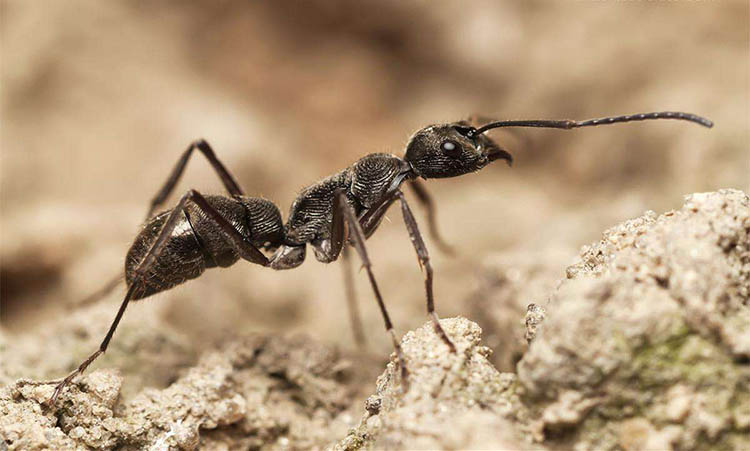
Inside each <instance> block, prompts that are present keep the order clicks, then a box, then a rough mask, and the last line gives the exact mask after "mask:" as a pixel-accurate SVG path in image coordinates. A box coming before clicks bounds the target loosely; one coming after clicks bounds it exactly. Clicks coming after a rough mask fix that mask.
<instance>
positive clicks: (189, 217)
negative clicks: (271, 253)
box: [125, 196, 284, 300]
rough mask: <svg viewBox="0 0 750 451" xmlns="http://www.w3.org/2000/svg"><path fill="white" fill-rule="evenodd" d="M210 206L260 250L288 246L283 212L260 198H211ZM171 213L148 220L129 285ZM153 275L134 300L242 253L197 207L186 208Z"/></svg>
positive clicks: (130, 265)
mask: <svg viewBox="0 0 750 451" xmlns="http://www.w3.org/2000/svg"><path fill="white" fill-rule="evenodd" d="M206 200H207V201H208V203H209V204H210V205H211V206H212V207H213V208H214V209H216V211H217V212H219V213H220V214H221V215H222V216H223V217H224V218H226V219H227V220H228V221H229V222H230V223H231V224H232V225H233V226H234V227H235V228H236V229H237V231H238V232H240V233H241V234H242V236H244V237H246V238H247V239H248V241H249V242H250V243H252V244H253V245H254V246H255V247H257V248H266V249H274V248H276V247H278V246H279V245H280V244H281V243H282V242H283V236H284V235H283V230H284V226H283V222H282V219H281V212H279V209H278V208H277V207H276V205H274V204H273V203H272V202H271V201H268V200H265V199H260V198H255V197H244V196H241V197H231V198H230V197H225V196H206ZM171 212H172V210H167V211H164V212H162V213H159V214H157V215H156V216H154V217H153V218H151V219H149V220H148V221H146V223H145V224H144V225H143V228H142V229H141V231H140V233H139V234H138V235H137V236H136V238H135V240H134V241H133V245H132V246H131V247H130V250H129V251H128V254H127V257H126V259H125V281H126V282H127V284H128V286H130V284H131V282H132V281H133V280H134V279H135V278H136V268H137V267H138V265H139V264H140V263H141V261H142V260H143V258H144V257H145V255H146V254H147V253H148V251H149V249H150V248H151V246H152V245H153V244H154V242H155V241H156V239H157V238H158V236H159V232H160V231H161V229H162V227H163V226H164V223H165V222H166V221H167V219H168V218H169V215H170V213H171ZM164 246H165V248H164V252H161V253H160V254H159V255H158V256H157V257H156V260H155V261H154V263H153V264H152V265H151V267H150V268H149V270H148V272H147V273H146V274H145V275H144V276H143V277H142V279H141V280H142V281H141V282H140V284H141V285H142V286H141V287H139V288H137V289H136V290H135V292H134V295H133V299H134V300H136V299H143V298H145V297H148V296H151V295H152V294H156V293H158V292H160V291H165V290H168V289H170V288H172V287H175V286H177V285H180V284H182V283H184V282H187V281H188V280H191V279H195V278H196V277H198V276H200V275H201V274H203V272H204V271H205V270H206V269H208V268H214V267H222V268H225V267H228V266H231V265H233V264H234V263H236V262H237V260H239V259H240V255H239V254H238V252H237V250H236V249H235V248H234V246H233V245H232V243H231V242H230V241H229V240H227V238H226V235H223V234H221V233H220V232H219V231H218V230H217V228H216V225H215V224H214V223H213V222H212V221H211V220H210V219H209V218H207V217H206V216H205V214H204V213H203V212H202V211H201V210H200V209H198V208H195V206H193V205H188V206H186V208H185V209H184V212H183V214H182V215H181V217H180V219H179V220H178V223H177V224H176V226H175V227H174V230H173V232H172V234H171V235H170V236H169V238H168V240H167V242H166V243H165V245H164Z"/></svg>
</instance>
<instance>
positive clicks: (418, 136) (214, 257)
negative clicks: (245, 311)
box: [44, 112, 713, 404]
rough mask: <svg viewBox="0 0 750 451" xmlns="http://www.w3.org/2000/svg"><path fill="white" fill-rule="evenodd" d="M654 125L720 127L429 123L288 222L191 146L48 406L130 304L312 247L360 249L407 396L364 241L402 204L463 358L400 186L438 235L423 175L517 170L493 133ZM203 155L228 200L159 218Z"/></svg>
mask: <svg viewBox="0 0 750 451" xmlns="http://www.w3.org/2000/svg"><path fill="white" fill-rule="evenodd" d="M649 119H679V120H686V121H691V122H695V123H697V124H700V125H703V126H705V127H712V126H713V123H712V122H711V121H709V120H708V119H704V118H702V117H699V116H696V115H693V114H689V113H679V112H660V113H646V114H635V115H630V116H618V117H607V118H603V119H592V120H588V121H570V120H561V121H558V120H554V121H549V120H522V121H515V120H514V121H499V122H491V123H489V124H486V125H483V126H481V127H479V128H475V127H473V126H471V124H470V123H469V122H468V121H459V122H454V123H450V124H439V125H431V126H429V127H426V128H423V129H422V130H419V131H418V132H417V133H415V134H414V135H413V136H412V137H411V139H410V140H409V143H408V145H407V146H406V154H405V156H404V157H403V158H400V157H397V156H395V155H390V154H384V153H376V154H370V155H367V156H365V157H363V158H361V159H360V160H358V161H357V162H355V163H354V164H353V165H351V166H350V167H348V168H346V169H344V170H343V171H341V172H338V173H336V174H334V175H332V176H330V177H327V178H325V179H323V180H321V181H320V182H318V183H315V184H313V185H311V186H309V187H307V188H305V189H304V190H303V191H302V193H301V194H300V195H299V196H298V197H297V199H296V200H295V201H294V203H293V204H292V207H291V211H290V213H289V218H288V219H287V221H286V223H284V222H283V220H282V217H281V213H280V212H279V209H278V207H276V205H274V204H273V203H272V202H270V201H268V200H265V199H260V198H257V197H247V196H245V194H244V192H243V191H242V189H241V188H240V186H239V184H238V183H237V182H236V181H235V179H234V177H233V176H232V174H231V173H230V172H229V171H228V170H227V169H226V168H225V167H224V165H223V164H222V163H221V162H220V161H219V160H218V158H216V155H215V154H214V151H213V149H211V146H209V145H208V143H207V142H206V141H203V140H199V141H196V142H194V143H192V144H191V145H190V146H189V147H188V148H187V150H185V152H184V153H183V155H182V157H181V158H180V160H179V161H178V162H177V165H176V166H175V168H174V169H173V171H172V173H171V175H170V176H169V178H168V179H167V182H166V183H165V184H164V186H163V187H162V188H161V190H160V191H159V192H158V193H157V195H156V196H155V197H154V199H153V200H152V201H151V206H150V208H149V212H148V215H147V217H146V222H145V224H144V226H143V228H142V230H141V231H140V233H139V234H138V236H137V237H136V238H135V241H134V243H133V245H132V246H131V248H130V250H129V251H128V254H127V258H126V261H125V281H126V283H127V286H128V289H127V293H126V294H125V299H124V300H123V301H122V305H121V306H120V309H119V311H118V312H117V316H115V319H114V321H113V322H112V325H111V326H110V328H109V332H107V335H106V336H105V337H104V341H102V343H101V345H100V346H99V349H98V350H97V351H96V352H94V353H93V354H91V355H90V356H89V357H88V358H87V359H86V360H84V361H83V363H81V365H80V366H79V367H78V368H77V369H76V370H75V371H73V372H72V373H71V374H70V375H68V376H67V377H66V378H65V379H63V380H61V381H59V380H58V381H50V382H44V383H56V384H57V387H56V388H55V391H54V394H53V395H52V397H51V398H50V400H49V402H50V404H54V402H55V400H56V399H57V397H58V396H59V394H60V392H61V391H62V389H63V388H64V387H65V386H66V385H67V384H68V383H70V382H71V381H72V380H73V378H75V377H76V376H78V375H79V374H81V373H83V371H85V370H86V368H87V367H88V366H89V365H90V364H91V362H93V361H94V360H95V359H96V358H97V357H99V355H101V354H102V353H104V352H105V351H106V350H107V345H109V342H110V340H111V339H112V336H113V335H114V333H115V330H116V329H117V325H118V324H119V323H120V320H121V319H122V315H123V313H125V309H126V307H127V306H128V303H129V302H130V301H131V300H133V301H134V300H138V299H142V298H145V297H147V296H151V295H152V294H155V293H158V292H160V291H164V290H168V289H170V288H172V287H174V286H176V285H179V284H181V283H183V282H185V281H187V280H190V279H194V278H196V277H198V276H200V275H201V274H202V273H203V271H205V270H206V269H207V268H213V267H217V266H218V267H227V266H230V265H233V264H234V263H236V262H237V261H238V260H239V259H243V260H247V261H249V262H251V263H255V264H257V265H260V266H267V267H270V268H272V269H277V270H281V269H292V268H296V267H297V266H299V265H301V264H302V262H303V261H304V260H305V253H306V249H307V245H308V244H310V245H311V246H312V249H313V251H314V252H315V258H316V259H317V260H318V261H321V262H323V263H330V262H332V261H335V260H336V259H337V258H338V257H339V255H340V254H341V253H342V249H343V248H344V247H345V245H346V244H351V245H352V246H353V247H354V248H355V250H356V251H357V253H358V254H359V257H360V259H361V260H362V263H363V267H364V268H365V270H366V272H367V276H368V278H369V280H370V284H371V285H372V289H373V291H374V292H375V299H376V300H377V303H378V306H379V307H380V312H381V313H382V315H383V320H384V321H385V328H386V331H387V332H388V334H390V336H391V339H392V340H393V346H394V348H395V349H396V353H397V355H398V360H399V365H400V368H401V378H402V384H403V387H404V389H405V390H406V389H408V371H407V367H406V363H405V361H404V356H403V353H402V352H401V347H400V345H399V341H398V339H397V338H396V334H395V332H394V330H393V324H392V323H391V319H390V317H389V316H388V311H387V310H386V307H385V304H384V303H383V298H382V296H381V294H380V290H379V289H378V285H377V283H376V282H375V276H374V274H373V272H372V265H371V263H370V259H369V257H368V255H367V249H366V247H365V241H366V239H367V238H369V237H370V236H371V235H372V234H373V233H374V232H375V229H377V227H378V225H379V224H380V222H381V221H382V219H383V217H384V215H385V213H386V211H387V210H388V208H389V207H390V206H391V205H392V204H393V203H394V202H396V201H399V203H400V204H401V211H402V214H403V218H404V223H405V224H406V229H407V231H408V233H409V238H410V239H411V242H412V244H413V246H414V249H415V250H416V253H417V257H418V259H419V264H420V266H421V267H422V270H423V271H424V280H425V290H426V296H427V313H428V314H429V316H430V317H431V319H432V322H433V324H434V327H435V332H436V333H437V334H438V335H439V336H440V338H441V339H442V341H443V342H444V343H445V345H446V346H447V347H448V349H449V350H450V351H451V352H456V347H455V345H454V344H453V342H452V341H451V339H450V337H448V335H447V334H446V333H445V331H444V330H443V328H442V327H441V326H440V322H439V320H438V316H437V314H436V313H435V303H434V299H433V292H432V277H433V271H432V267H431V266H430V257H429V254H428V252H427V247H426V246H425V243H424V240H423V239H422V235H421V233H420V231H419V228H418V227H417V222H416V220H415V218H414V215H413V214H412V211H411V209H410V208H409V204H408V203H407V201H406V199H405V198H404V195H403V193H402V192H401V189H400V187H401V185H402V184H403V183H404V182H405V181H409V182H411V183H412V186H413V187H414V188H415V190H416V192H417V198H418V199H419V201H420V202H421V203H423V204H424V205H425V206H426V207H427V209H428V219H429V222H430V229H431V230H432V231H436V229H435V227H434V221H433V219H434V214H433V213H434V212H433V211H432V201H431V199H430V197H429V195H428V193H427V191H425V190H424V188H423V187H422V186H421V185H419V184H418V179H419V178H424V179H428V178H443V177H457V176H460V175H464V174H469V173H472V172H476V171H479V170H480V169H482V168H484V167H485V166H487V165H488V164H489V163H491V162H493V161H495V160H505V161H506V162H507V163H508V164H509V165H510V164H511V163H512V162H513V157H512V156H511V154H510V153H508V152H507V151H505V150H503V149H502V148H501V147H500V146H498V145H497V144H496V143H495V142H494V141H493V140H491V139H490V138H489V137H487V136H486V135H485V134H484V133H485V132H487V131H489V130H491V129H494V128H500V127H544V128H558V129H565V130H569V129H573V128H579V127H589V126H598V125H605V124H614V123H620V122H630V121H642V120H649ZM196 149H197V150H198V151H200V152H201V153H203V155H204V156H205V157H206V158H207V159H208V161H209V162H210V163H211V165H212V166H213V168H214V169H215V171H216V173H217V174H218V176H219V177H220V178H221V181H222V182H223V184H224V187H225V188H226V190H227V191H228V193H229V195H228V196H204V195H202V194H201V193H199V192H198V191H196V190H193V189H191V190H189V191H188V192H187V193H185V195H183V196H182V198H181V199H180V201H179V202H178V203H177V205H176V206H175V207H174V208H172V209H171V210H167V211H164V212H162V213H159V214H157V215H155V216H153V212H154V211H155V210H156V209H157V208H158V207H159V206H161V205H162V204H163V203H164V201H165V200H166V199H167V197H168V196H169V194H170V193H171V192H172V191H173V189H174V187H175V185H176V184H177V182H178V181H179V179H180V177H181V175H182V173H183V171H184V169H185V166H186V165H187V162H188V160H189V159H190V156H191V155H192V153H193V151H194V150H196ZM263 251H266V252H267V253H269V256H267V255H266V253H264V252H263ZM344 254H345V252H344Z"/></svg>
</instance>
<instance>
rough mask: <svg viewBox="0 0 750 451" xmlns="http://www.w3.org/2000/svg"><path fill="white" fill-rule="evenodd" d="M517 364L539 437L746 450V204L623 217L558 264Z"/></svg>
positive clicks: (731, 196) (749, 377)
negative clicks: (573, 258) (562, 270)
mask: <svg viewBox="0 0 750 451" xmlns="http://www.w3.org/2000/svg"><path fill="white" fill-rule="evenodd" d="M567 275H568V280H566V281H564V282H563V283H562V284H561V286H560V288H559V290H558V291H557V293H556V294H555V295H554V296H553V297H552V299H551V301H550V302H549V304H548V305H547V306H546V307H547V313H546V318H545V319H544V321H543V322H542V323H541V325H540V326H539V329H538V330H537V335H536V338H535V339H534V341H533V342H532V343H531V346H530V348H529V350H528V352H527V353H526V354H525V355H524V357H523V359H522V360H521V362H520V364H519V366H518V377H519V382H520V383H521V384H522V385H523V387H524V388H525V389H526V390H527V403H528V404H529V405H530V406H532V409H533V410H534V412H535V414H536V415H538V419H537V423H536V432H537V437H538V438H539V439H544V440H547V441H549V442H553V443H562V444H564V445H565V446H575V447H580V448H589V449H590V448H598V449H611V448H615V447H617V446H621V447H624V448H627V449H643V448H667V449H668V448H672V447H676V448H680V449H706V448H714V447H720V448H734V449H748V448H750V421H748V418H750V417H749V416H748V413H749V412H750V365H748V357H749V356H750V353H749V351H750V302H749V300H750V298H749V297H748V290H749V289H750V279H749V275H750V202H748V197H747V195H745V194H744V193H742V192H740V191H735V190H724V191H720V192H717V193H703V194H693V195H690V196H688V197H687V198H686V201H685V204H684V206H683V207H682V208H681V209H679V210H677V211H672V212H668V213H665V214H663V215H660V216H657V215H656V214H654V213H653V212H648V213H646V214H645V215H644V216H642V217H640V218H637V219H634V220H630V221H626V222H624V223H622V224H620V225H618V226H616V227H614V228H612V229H609V230H607V231H606V232H605V233H604V236H603V238H602V240H601V241H600V242H599V243H596V244H594V245H592V246H589V247H586V248H584V249H583V251H582V253H581V257H580V260H579V261H578V262H577V263H576V264H574V265H572V266H571V267H569V268H568V271H567Z"/></svg>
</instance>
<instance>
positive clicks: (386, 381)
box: [335, 318, 525, 450]
mask: <svg viewBox="0 0 750 451" xmlns="http://www.w3.org/2000/svg"><path fill="white" fill-rule="evenodd" d="M441 324H442V325H443V327H444V328H445V331H446V332H447V333H448V335H449V336H450V337H451V338H452V340H453V341H454V343H455V344H456V347H457V350H458V351H457V352H456V353H455V354H452V353H450V352H448V349H447V347H446V346H445V344H443V343H442V342H441V340H440V338H439V337H438V336H437V335H435V333H434V331H433V326H432V324H430V323H428V324H425V325H424V326H422V327H421V328H419V329H417V330H416V331H413V332H409V333H407V334H406V336H404V339H403V344H402V346H403V351H404V355H405V357H406V361H407V366H408V368H409V371H410V376H409V384H410V387H409V390H408V391H406V392H405V393H404V391H403V384H402V382H401V380H400V376H399V375H400V372H399V369H398V366H397V360H396V359H395V357H394V358H393V359H392V360H391V362H390V363H389V364H388V368H387V369H386V371H385V373H383V374H382V375H381V376H380V377H379V378H378V381H377V388H376V391H375V393H374V394H373V395H372V396H370V397H369V398H368V399H367V401H366V402H365V410H366V413H365V415H364V417H363V418H362V421H361V422H360V424H359V426H358V427H357V428H356V429H354V430H352V431H350V432H349V435H348V436H347V437H346V438H345V439H344V440H342V441H341V442H339V443H338V444H337V445H336V446H335V449H337V450H356V449H360V448H366V449H462V448H463V449H475V448H485V449H519V448H522V447H523V444H522V443H521V442H520V441H519V440H520V434H519V433H517V432H515V431H514V429H515V428H514V425H513V423H512V421H513V420H515V419H521V420H525V409H524V408H523V406H522V405H521V403H520V400H519V397H518V394H517V393H516V387H517V382H516V377H515V375H514V374H511V373H500V372H498V371H497V370H496V369H495V367H494V366H492V364H491V363H490V362H489V360H488V359H487V358H488V356H489V355H490V354H491V350H490V349H489V348H487V347H485V346H482V345H481V344H480V335H481V329H480V328H479V326H477V325H476V324H474V323H472V322H471V321H468V320H466V319H464V318H451V319H444V320H442V321H441Z"/></svg>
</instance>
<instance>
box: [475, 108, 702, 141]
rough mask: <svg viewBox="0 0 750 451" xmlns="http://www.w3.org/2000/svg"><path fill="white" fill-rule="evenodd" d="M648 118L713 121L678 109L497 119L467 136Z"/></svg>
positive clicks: (568, 128) (697, 122) (592, 125)
mask: <svg viewBox="0 0 750 451" xmlns="http://www.w3.org/2000/svg"><path fill="white" fill-rule="evenodd" d="M650 119H677V120H681V121H690V122H695V123H696V124H698V125H702V126H704V127H708V128H711V127H713V126H714V123H713V122H711V121H710V120H708V119H706V118H704V117H700V116H697V115H695V114H690V113H681V112H678V111H662V112H659V113H640V114H631V115H628V116H614V117H604V118H601V119H589V120H587V121H571V120H552V121H549V120H528V121H498V122H491V123H489V124H486V125H483V126H481V127H479V128H477V129H472V130H469V132H468V135H467V136H468V137H469V138H473V137H475V136H477V135H481V134H482V133H484V132H486V131H487V130H490V129H493V128H500V127H541V128H561V129H564V130H570V129H572V128H579V127H595V126H597V125H609V124H617V123H619V122H632V121H646V120H650Z"/></svg>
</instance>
